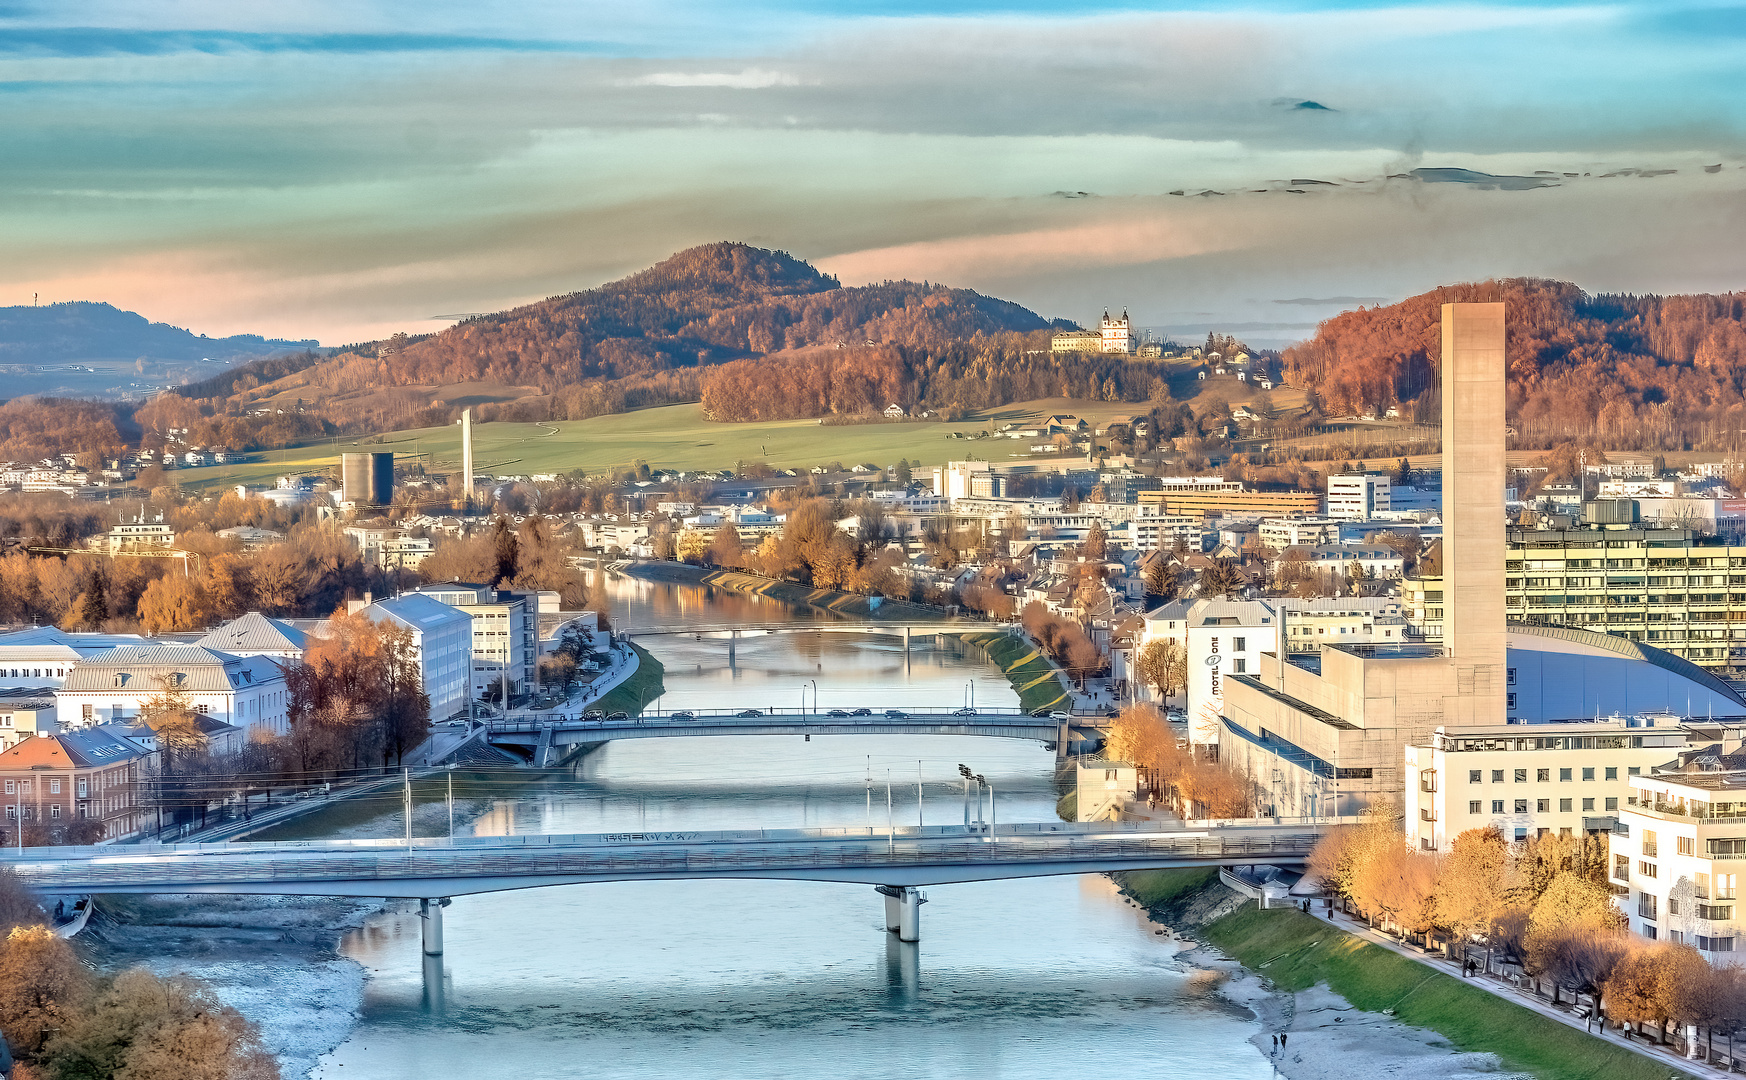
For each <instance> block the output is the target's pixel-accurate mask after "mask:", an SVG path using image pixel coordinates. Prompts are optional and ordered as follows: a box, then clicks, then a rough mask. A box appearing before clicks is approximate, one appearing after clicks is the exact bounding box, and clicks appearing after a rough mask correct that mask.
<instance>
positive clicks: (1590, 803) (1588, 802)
mask: <svg viewBox="0 0 1746 1080" xmlns="http://www.w3.org/2000/svg"><path fill="white" fill-rule="evenodd" d="M1593 810H1594V800H1593V799H1584V800H1582V812H1583V813H1585V814H1587V813H1590V812H1592V811H1593Z"/></svg>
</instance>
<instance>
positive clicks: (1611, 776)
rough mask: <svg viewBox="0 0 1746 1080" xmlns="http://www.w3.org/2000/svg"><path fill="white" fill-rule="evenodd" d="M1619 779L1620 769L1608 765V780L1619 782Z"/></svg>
mask: <svg viewBox="0 0 1746 1080" xmlns="http://www.w3.org/2000/svg"><path fill="white" fill-rule="evenodd" d="M1618 778H1619V767H1618V766H1617V765H1608V766H1607V779H1608V780H1617V779H1618Z"/></svg>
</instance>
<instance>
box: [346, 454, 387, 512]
mask: <svg viewBox="0 0 1746 1080" xmlns="http://www.w3.org/2000/svg"><path fill="white" fill-rule="evenodd" d="M340 490H341V497H342V498H343V499H344V500H345V501H346V502H355V503H358V504H359V505H362V506H387V505H388V504H389V503H391V502H393V501H394V455H393V453H391V452H389V453H371V454H342V455H340Z"/></svg>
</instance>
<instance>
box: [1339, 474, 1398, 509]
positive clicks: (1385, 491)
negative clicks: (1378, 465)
mask: <svg viewBox="0 0 1746 1080" xmlns="http://www.w3.org/2000/svg"><path fill="white" fill-rule="evenodd" d="M1388 495H1389V482H1388V477H1386V476H1379V475H1377V474H1376V473H1334V474H1332V475H1330V476H1329V477H1328V516H1329V517H1331V518H1334V519H1336V520H1343V521H1364V520H1366V519H1367V518H1370V517H1373V516H1374V515H1375V514H1376V512H1377V511H1378V510H1388V509H1390V503H1389V497H1388Z"/></svg>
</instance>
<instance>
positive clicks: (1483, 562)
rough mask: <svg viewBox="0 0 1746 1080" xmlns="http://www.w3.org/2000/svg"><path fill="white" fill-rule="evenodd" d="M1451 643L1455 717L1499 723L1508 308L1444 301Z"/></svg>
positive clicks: (1447, 643)
mask: <svg viewBox="0 0 1746 1080" xmlns="http://www.w3.org/2000/svg"><path fill="white" fill-rule="evenodd" d="M1442 367H1443V371H1442V377H1443V646H1444V649H1445V651H1446V652H1447V653H1448V655H1449V659H1450V662H1451V663H1452V664H1453V665H1454V667H1455V672H1454V675H1455V683H1454V687H1453V689H1454V691H1455V697H1454V699H1453V700H1452V701H1451V705H1452V706H1453V710H1452V711H1453V713H1454V715H1451V716H1449V717H1448V721H1449V722H1450V723H1456V724H1501V723H1503V722H1504V717H1505V715H1506V713H1505V710H1504V694H1505V690H1504V683H1505V675H1506V668H1507V664H1508V661H1507V658H1506V650H1505V643H1506V637H1505V629H1504V550H1505V547H1504V507H1503V490H1504V374H1505V370H1506V369H1505V366H1504V305H1502V304H1444V305H1443V362H1442Z"/></svg>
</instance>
